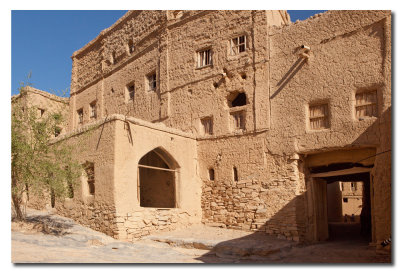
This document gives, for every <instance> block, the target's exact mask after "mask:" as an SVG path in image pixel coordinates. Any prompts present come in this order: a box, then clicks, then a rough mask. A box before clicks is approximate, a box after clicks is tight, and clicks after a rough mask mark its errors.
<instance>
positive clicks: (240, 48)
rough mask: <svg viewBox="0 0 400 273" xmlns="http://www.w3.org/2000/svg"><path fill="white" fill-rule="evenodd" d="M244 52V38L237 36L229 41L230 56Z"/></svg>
mask: <svg viewBox="0 0 400 273" xmlns="http://www.w3.org/2000/svg"><path fill="white" fill-rule="evenodd" d="M245 51H246V36H245V35H243V36H239V37H236V38H233V39H232V40H231V54H232V55H236V54H239V53H241V52H245Z"/></svg>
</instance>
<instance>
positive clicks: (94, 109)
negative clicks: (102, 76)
mask: <svg viewBox="0 0 400 273" xmlns="http://www.w3.org/2000/svg"><path fill="white" fill-rule="evenodd" d="M89 106H90V118H91V119H96V118H97V101H93V102H92V103H90V104H89Z"/></svg>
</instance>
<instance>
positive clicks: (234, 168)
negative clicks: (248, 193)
mask: <svg viewBox="0 0 400 273" xmlns="http://www.w3.org/2000/svg"><path fill="white" fill-rule="evenodd" d="M233 181H239V177H238V171H237V168H236V167H233Z"/></svg>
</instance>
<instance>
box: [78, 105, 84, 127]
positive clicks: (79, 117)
mask: <svg viewBox="0 0 400 273" xmlns="http://www.w3.org/2000/svg"><path fill="white" fill-rule="evenodd" d="M77 114H78V124H82V123H83V109H82V108H81V109H79V110H78V111H77Z"/></svg>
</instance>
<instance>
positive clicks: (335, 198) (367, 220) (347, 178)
mask: <svg viewBox="0 0 400 273" xmlns="http://www.w3.org/2000/svg"><path fill="white" fill-rule="evenodd" d="M317 180H318V181H317V182H316V183H323V184H325V185H326V187H325V185H321V186H320V188H323V191H325V192H326V193H325V196H326V198H325V200H322V202H325V204H320V205H322V206H326V209H325V211H326V216H325V217H324V219H323V220H321V219H320V221H319V223H317V225H318V224H319V225H324V228H327V231H325V232H326V233H327V238H325V239H328V240H330V241H342V240H346V241H360V240H362V241H369V242H370V241H371V202H370V200H371V198H370V173H369V172H365V173H355V174H347V175H336V176H328V177H318V179H317ZM317 211H318V209H317ZM323 222H326V223H323ZM321 223H322V224H321ZM319 229H321V227H319Z"/></svg>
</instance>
